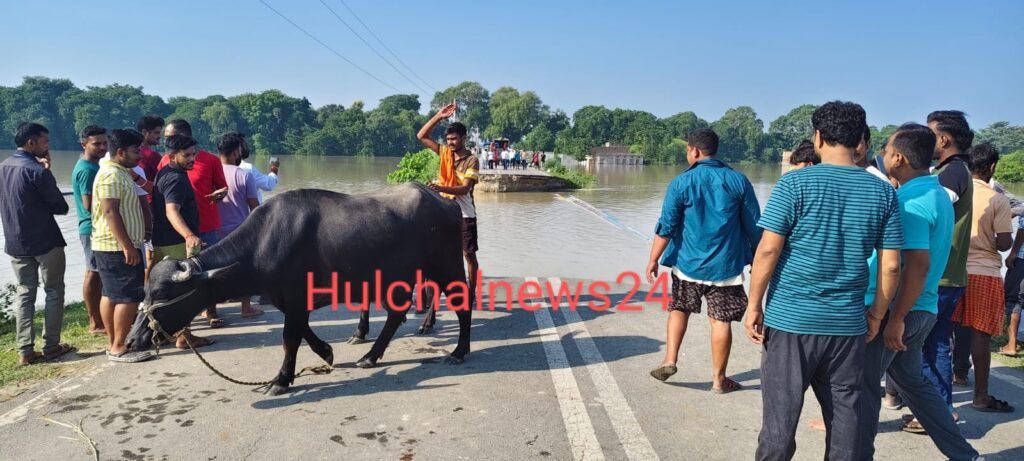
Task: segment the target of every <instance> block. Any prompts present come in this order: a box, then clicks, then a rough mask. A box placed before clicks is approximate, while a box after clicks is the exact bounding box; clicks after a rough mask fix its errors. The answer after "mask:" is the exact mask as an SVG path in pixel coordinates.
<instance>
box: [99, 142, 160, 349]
mask: <svg viewBox="0 0 1024 461" xmlns="http://www.w3.org/2000/svg"><path fill="white" fill-rule="evenodd" d="M142 142H143V137H142V134H141V133H139V132H138V131H135V130H113V131H112V132H111V133H110V137H109V143H110V151H111V155H110V158H109V159H104V160H102V161H101V162H100V171H99V173H97V174H96V180H95V182H94V184H93V194H92V196H93V203H92V207H93V208H92V228H93V232H92V250H93V258H95V260H96V269H97V270H98V271H99V273H100V280H101V281H102V284H103V289H102V295H103V296H102V298H100V314H101V315H102V316H103V325H104V326H105V327H106V330H107V338H108V341H107V358H108V359H110V360H111V361H115V362H141V361H143V360H148V359H150V358H152V357H153V355H152V353H150V352H149V351H143V352H131V351H129V350H128V348H127V347H126V345H125V338H126V337H127V336H128V331H129V330H130V329H131V326H132V323H133V322H134V321H135V315H136V313H137V312H138V308H139V303H140V302H142V300H143V299H144V298H145V293H144V277H145V274H144V268H143V264H142V255H141V254H140V253H139V248H140V247H141V246H142V243H143V241H144V240H145V238H146V220H145V218H143V215H142V205H141V203H140V201H139V199H138V195H137V194H136V192H135V183H134V182H133V181H132V176H131V174H130V173H129V171H130V170H131V169H132V168H134V167H135V166H136V165H138V163H139V159H140V157H141V156H140V154H139V146H140V145H141V144H142Z"/></svg>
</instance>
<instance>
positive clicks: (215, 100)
mask: <svg viewBox="0 0 1024 461" xmlns="http://www.w3.org/2000/svg"><path fill="white" fill-rule="evenodd" d="M453 99H454V100H458V101H459V105H460V108H461V109H460V112H459V114H458V118H459V120H460V121H462V122H463V123H465V124H466V125H467V126H468V127H469V129H470V130H471V132H475V133H478V134H479V135H480V137H481V138H485V139H493V138H508V139H510V140H511V141H512V142H513V143H515V144H516V145H517V146H518V147H520V148H522V149H526V150H542V151H555V152H558V153H564V154H570V155H574V156H576V157H577V158H582V157H583V156H584V155H586V153H587V152H589V150H590V149H591V148H593V147H596V146H600V145H603V144H604V143H606V142H610V143H613V144H622V145H626V146H629V149H630V150H631V151H632V152H635V153H639V154H642V155H643V156H644V158H645V160H646V161H647V162H650V163H679V162H681V161H683V157H684V150H685V146H686V143H685V142H684V139H685V137H686V134H687V133H689V132H690V131H692V130H694V129H697V128H705V127H710V128H712V129H714V130H715V131H716V132H717V133H718V135H719V137H720V138H721V141H720V147H719V155H720V156H721V157H722V158H723V159H724V160H726V161H729V162H744V161H745V162H778V161H779V160H780V159H781V156H782V151H784V150H789V149H791V148H792V147H793V146H795V145H796V144H797V143H798V142H799V141H800V140H801V139H804V138H809V137H810V136H811V134H812V130H811V113H812V112H813V111H814V109H815V108H816V107H817V106H815V105H813V104H805V105H801V106H799V107H796V108H794V109H793V110H791V111H789V112H788V113H786V114H784V115H781V116H779V117H778V118H776V119H775V120H772V121H771V122H770V123H769V124H768V126H767V130H766V129H765V123H764V121H762V120H761V119H760V118H759V117H758V115H757V112H755V111H754V109H753V108H751V107H749V106H740V107H735V108H732V109H729V110H727V111H726V112H725V114H723V115H722V116H721V117H720V118H719V119H718V120H715V121H710V122H709V121H707V120H705V119H702V118H700V117H699V116H697V114H695V113H694V112H680V113H677V114H675V115H672V116H669V117H664V118H659V117H657V116H655V115H654V114H652V113H650V112H646V111H641V110H630V109H619V108H615V109H609V108H606V107H604V106H600V105H588V106H584V107H581V108H580V109H579V110H577V111H576V112H574V113H573V114H572V116H571V117H570V116H569V115H568V114H566V113H565V112H563V111H561V110H557V109H555V110H552V109H551V108H550V107H549V106H547V105H546V104H544V102H543V101H542V100H541V98H540V96H539V95H537V93H535V92H533V91H519V90H517V89H515V88H512V87H508V86H504V87H501V88H498V89H496V90H494V91H493V92H490V91H488V90H487V89H486V88H484V87H483V86H482V85H481V84H479V83H477V82H471V81H467V82H462V83H460V84H458V85H455V86H452V87H449V88H446V89H444V90H442V91H438V92H437V93H435V94H434V96H433V98H432V99H431V101H430V104H429V107H428V108H427V112H428V113H427V114H422V113H421V112H420V111H421V109H423V107H422V104H421V103H420V100H419V97H418V96H417V95H412V94H398V95H392V96H388V97H385V98H384V99H381V100H380V101H379V103H378V105H377V107H376V108H374V109H372V110H367V109H366V108H365V105H364V103H363V102H361V101H356V102H354V103H352V104H351V105H349V106H348V107H345V106H342V105H339V104H328V105H325V106H323V107H319V108H314V107H313V106H312V104H310V102H309V100H307V99H306V98H296V97H292V96H289V95H286V94H284V93H282V92H281V91H278V90H267V91H263V92H261V93H246V94H241V95H237V96H231V97H225V96H221V95H214V96H208V97H205V98H201V99H196V98H189V97H183V96H178V97H172V98H169V99H167V100H164V99H163V98H161V97H160V96H155V95H149V94H146V93H145V92H143V89H142V87H134V86H129V85H118V84H114V85H107V86H97V87H86V88H85V89H80V88H78V87H76V86H75V85H74V84H73V83H72V82H71V81H70V80H67V79H51V78H46V77H25V79H24V80H23V82H22V83H21V84H20V85H18V86H15V87H3V86H0V128H2V129H3V130H4V132H5V133H13V132H14V128H15V127H16V125H17V124H18V123H19V122H21V121H35V122H39V123H42V124H44V125H46V126H47V127H48V128H49V129H50V137H51V148H53V149H55V150H74V149H78V148H79V145H78V136H77V133H78V132H79V131H80V130H81V129H82V128H84V127H85V126H86V125H90V124H97V125H103V126H106V127H108V128H116V127H131V126H134V125H135V121H136V120H137V119H138V118H139V117H141V116H142V115H145V114H157V115H160V116H162V117H164V118H165V119H174V118H183V119H186V120H188V121H189V122H190V123H191V124H192V128H193V132H194V134H195V136H196V138H197V139H198V140H199V141H200V143H201V144H202V145H203V146H206V147H212V146H215V145H216V140H217V139H218V137H219V136H220V134H221V133H224V132H227V131H241V132H243V133H247V134H250V135H251V139H252V144H253V146H254V148H255V150H256V153H258V154H274V155H277V154H299V155H363V156H370V155H384V156H399V155H403V154H405V153H407V152H415V151H418V150H420V147H421V146H420V145H419V142H418V141H417V140H416V131H417V130H418V129H419V127H420V126H422V125H423V124H424V123H426V121H427V119H428V118H429V117H430V115H432V114H433V113H434V111H436V110H437V109H439V108H440V107H441V106H443V105H444V104H447V103H448V102H451V101H452V100H453ZM443 129H444V127H443V126H438V127H437V129H436V130H437V132H436V133H435V135H436V136H440V133H441V132H442V130H443ZM895 129H896V126H895V125H887V126H883V127H881V128H878V127H871V130H872V150H873V151H875V152H877V151H878V149H879V148H880V147H881V145H882V144H884V143H885V140H886V139H887V138H888V136H889V135H890V134H891V133H892V132H893V131H895ZM12 138H13V137H12V136H4V137H2V138H0V148H7V149H9V148H13V147H14V142H13V139H12ZM976 138H977V140H978V142H983V141H988V142H992V143H993V144H994V145H995V146H996V148H997V149H999V151H1000V152H1002V153H1004V154H1008V153H1010V152H1014V151H1022V150H1024V127H1022V126H1015V125H1010V124H1009V123H1007V122H997V123H994V124H992V125H990V126H988V127H986V128H983V129H980V130H977V136H976Z"/></svg>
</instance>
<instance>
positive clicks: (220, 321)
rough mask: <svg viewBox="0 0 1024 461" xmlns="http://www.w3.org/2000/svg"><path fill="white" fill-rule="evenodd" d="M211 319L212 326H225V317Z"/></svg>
mask: <svg viewBox="0 0 1024 461" xmlns="http://www.w3.org/2000/svg"><path fill="white" fill-rule="evenodd" d="M209 320H210V328H222V327H224V319H222V318H220V317H217V318H212V319H209Z"/></svg>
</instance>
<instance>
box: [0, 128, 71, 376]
mask: <svg viewBox="0 0 1024 461" xmlns="http://www.w3.org/2000/svg"><path fill="white" fill-rule="evenodd" d="M14 144H15V145H16V146H18V150H17V151H15V153H14V155H11V157H10V158H8V159H7V160H4V162H3V164H0V217H2V220H3V226H4V252H6V253H7V254H8V255H10V257H11V265H12V266H13V267H14V276H15V277H16V278H17V279H18V292H17V296H18V301H17V306H16V308H15V311H14V312H15V314H14V315H15V317H16V319H17V338H18V339H17V349H18V356H19V358H18V363H19V364H20V365H28V364H30V363H33V362H35V361H37V360H40V359H53V358H56V357H59V356H61V355H63V354H66V353H68V352H71V351H73V350H74V348H73V347H71V346H69V345H67V344H61V342H60V332H61V328H62V327H63V325H64V267H65V259H64V247H65V246H67V243H65V242H64V237H63V236H62V235H61V232H60V228H59V227H58V226H57V220H55V219H54V218H53V216H54V215H66V214H68V209H69V207H68V202H67V201H66V200H64V196H63V194H61V192H60V189H58V188H57V180H56V179H55V178H54V177H53V173H51V172H50V132H49V131H48V130H47V129H46V127H44V126H42V125H40V124H38V123H28V122H26V123H22V124H21V125H19V126H18V130H17V132H16V133H15V135H14ZM40 274H41V275H42V276H41V277H40ZM40 279H41V280H42V283H43V291H45V292H46V318H45V322H44V323H43V328H44V329H43V352H42V354H40V353H39V352H36V351H35V343H34V339H35V328H34V326H33V324H32V318H33V317H35V312H36V308H35V303H36V290H37V289H38V288H39V282H40Z"/></svg>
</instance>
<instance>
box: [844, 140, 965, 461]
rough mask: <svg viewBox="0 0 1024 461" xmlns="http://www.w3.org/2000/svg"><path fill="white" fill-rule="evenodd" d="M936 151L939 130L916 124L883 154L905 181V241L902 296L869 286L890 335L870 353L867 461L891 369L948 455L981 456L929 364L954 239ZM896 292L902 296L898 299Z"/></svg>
mask: <svg viewBox="0 0 1024 461" xmlns="http://www.w3.org/2000/svg"><path fill="white" fill-rule="evenodd" d="M934 149H935V134H934V133H932V131H931V130H930V129H929V128H928V127H926V126H924V125H918V124H916V123H908V124H905V125H903V126H901V127H900V128H899V129H898V130H897V131H896V133H894V134H893V135H892V136H890V137H889V141H888V143H887V144H886V146H885V148H884V149H883V152H882V153H881V155H883V156H884V157H883V158H884V159H885V164H886V165H887V166H888V174H889V176H891V177H892V179H893V181H894V182H895V185H896V186H897V187H898V189H896V195H897V196H898V197H899V201H900V218H901V221H902V223H903V234H904V239H905V241H904V244H903V250H902V267H903V270H902V272H901V274H900V281H899V294H896V293H894V292H892V291H888V290H884V291H880V292H879V294H878V296H876V295H875V290H874V289H873V288H874V287H873V286H869V287H868V291H867V293H866V296H865V297H864V304H865V305H866V306H868V307H869V308H870V310H869V311H868V314H867V315H868V322H871V323H876V324H878V322H880V326H879V329H880V330H881V331H883V332H884V333H883V334H881V335H877V336H875V337H874V338H873V339H871V340H870V342H868V345H867V351H866V353H865V356H866V361H865V366H864V387H865V389H866V390H867V395H866V397H865V398H864V399H862V402H863V408H864V418H865V420H864V421H863V424H864V425H865V427H866V428H868V430H867V432H866V433H865V434H864V436H865V440H866V442H865V443H864V449H866V450H867V452H865V453H863V459H873V458H874V453H875V450H874V442H875V436H876V435H877V434H878V416H879V411H880V410H881V399H882V392H881V388H880V387H879V381H880V380H881V379H882V375H883V373H885V372H888V375H887V376H888V378H887V379H886V384H887V385H888V384H889V383H890V382H891V383H892V384H893V385H894V386H895V387H896V388H898V389H899V391H900V392H899V393H900V397H901V398H902V400H903V401H904V402H905V403H906V404H907V405H908V406H909V407H910V410H911V411H913V412H914V414H915V415H918V417H920V418H921V424H922V425H923V426H924V427H925V428H926V429H927V431H928V435H929V436H931V438H932V441H933V442H934V443H935V446H936V447H938V448H939V451H941V452H942V454H943V455H945V457H947V458H949V459H952V460H956V461H960V460H963V461H971V460H973V459H975V457H977V456H978V452H977V451H975V450H974V448H972V447H971V445H970V444H969V443H967V440H965V439H964V437H963V435H962V434H961V433H960V429H958V428H957V427H956V423H955V422H954V421H953V417H952V416H951V415H950V414H949V410H948V409H947V408H946V402H945V400H944V399H943V398H942V396H940V395H939V392H938V391H937V390H936V389H935V387H934V386H932V385H931V382H929V381H928V378H925V377H924V373H923V372H922V370H921V350H922V345H923V344H924V340H925V338H927V337H928V333H929V332H930V331H931V328H932V326H933V325H934V324H935V314H936V313H937V312H938V305H939V294H938V289H939V278H940V277H942V272H943V271H944V270H945V268H946V260H947V259H948V258H949V245H950V242H951V241H952V240H953V217H954V215H953V206H952V205H951V204H950V202H949V198H948V196H947V194H946V192H945V190H943V188H942V186H941V185H939V181H938V178H936V177H935V176H932V175H930V174H928V167H929V165H930V164H931V159H932V152H933V150H934ZM868 266H869V268H870V273H869V276H868V280H876V278H877V277H878V259H877V258H876V257H874V256H873V257H872V258H871V260H870V261H868ZM871 285H874V283H872V284H871ZM894 295H895V302H894V303H891V301H892V296H894ZM890 306H891V308H890ZM869 330H871V328H869ZM876 331H877V330H876Z"/></svg>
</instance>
